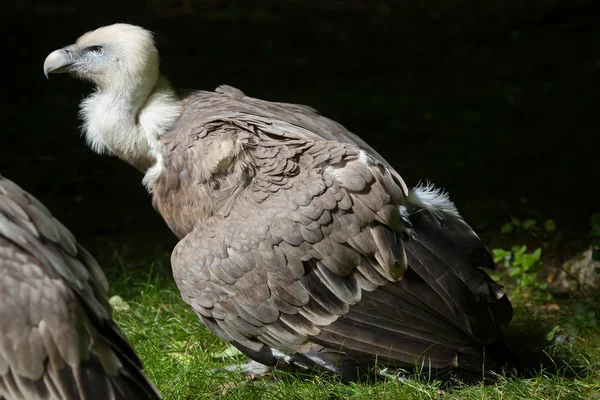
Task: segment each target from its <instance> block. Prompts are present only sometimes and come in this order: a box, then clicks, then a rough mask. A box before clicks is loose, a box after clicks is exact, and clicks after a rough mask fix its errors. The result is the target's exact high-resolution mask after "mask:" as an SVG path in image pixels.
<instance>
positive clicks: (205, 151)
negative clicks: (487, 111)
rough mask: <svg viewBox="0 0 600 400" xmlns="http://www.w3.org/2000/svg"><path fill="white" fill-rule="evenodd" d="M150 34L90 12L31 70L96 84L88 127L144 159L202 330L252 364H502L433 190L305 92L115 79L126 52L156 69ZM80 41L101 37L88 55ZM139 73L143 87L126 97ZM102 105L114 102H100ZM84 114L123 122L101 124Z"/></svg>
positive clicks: (427, 369)
mask: <svg viewBox="0 0 600 400" xmlns="http://www.w3.org/2000/svg"><path fill="white" fill-rule="evenodd" d="M148 35H150V33H149V32H148V31H145V30H143V29H141V28H139V27H131V26H130V25H123V24H116V25H112V26H108V27H103V28H100V29H99V30H97V31H93V32H91V33H88V34H86V35H85V36H83V37H82V38H80V39H79V40H78V42H77V43H76V44H75V45H73V46H69V47H67V48H65V49H68V52H67V53H64V52H65V50H57V51H56V52H54V53H52V54H51V55H50V56H49V57H48V59H47V61H46V63H45V65H44V69H45V72H46V73H48V72H57V71H58V72H71V73H74V74H75V75H76V76H79V77H82V78H85V79H89V80H91V81H93V82H94V83H95V84H96V85H97V86H98V87H99V89H100V90H99V91H98V92H97V93H95V94H93V95H92V96H91V98H90V99H87V100H85V101H84V103H83V104H82V116H83V118H84V120H85V121H86V135H87V137H88V140H89V141H90V142H91V143H92V144H96V145H95V146H94V148H95V149H96V150H98V151H108V152H109V153H113V154H116V155H118V156H120V157H121V158H123V159H124V160H126V161H128V162H129V163H131V164H133V165H136V166H138V168H139V169H141V170H142V171H144V172H145V173H146V175H145V177H144V183H145V184H146V186H147V187H148V189H149V190H150V191H151V192H152V193H153V203H154V206H155V208H156V209H157V210H158V211H159V212H160V213H161V215H162V216H163V218H164V219H165V221H166V222H167V224H168V225H169V227H170V228H171V230H172V231H173V232H174V233H175V234H176V235H177V236H178V237H179V238H180V239H181V241H180V242H179V244H178V245H177V246H176V248H175V250H174V251H173V255H172V264H173V273H174V276H175V280H176V282H177V285H178V286H179V289H180V291H181V294H182V297H183V299H184V300H185V301H186V302H187V303H188V304H189V305H190V306H191V307H192V308H193V309H194V311H196V313H197V314H198V315H199V316H200V318H201V319H202V321H203V322H204V324H205V325H206V326H207V327H208V328H209V329H210V330H211V331H212V332H213V333H215V334H216V335H217V336H218V337H220V338H221V339H223V340H225V341H228V342H231V343H233V344H234V345H235V346H236V347H238V348H239V349H240V350H241V351H243V352H244V353H245V354H247V355H248V356H249V357H251V358H253V359H255V360H257V361H259V362H262V363H264V364H267V365H274V364H276V363H277V362H284V363H287V364H290V365H294V366H298V367H301V368H311V367H318V368H319V369H322V370H325V371H329V372H332V373H337V374H340V375H342V377H344V378H345V379H355V378H357V377H358V375H359V374H362V373H364V372H369V371H374V367H375V366H376V365H383V366H384V367H387V368H388V371H394V370H397V369H406V370H409V371H414V370H415V367H417V369H420V370H422V372H424V373H431V374H432V376H436V377H439V378H442V379H447V378H450V377H452V376H456V377H459V378H462V379H463V380H465V381H473V380H478V379H480V378H482V376H484V375H489V372H490V371H496V372H499V371H500V370H501V369H502V368H503V367H505V366H506V365H507V363H508V361H509V360H508V351H507V349H506V346H505V344H504V341H503V335H502V331H501V326H502V325H504V324H507V323H508V322H509V321H510V319H511V317H512V308H511V305H510V303H509V301H508V299H507V297H506V296H505V294H504V292H503V290H502V287H501V286H500V285H498V284H497V283H495V282H494V281H493V280H492V279H491V278H490V277H489V276H488V275H487V274H486V273H485V272H484V271H483V270H482V269H480V267H483V266H490V263H491V259H490V256H489V254H488V252H487V250H486V249H485V247H484V245H483V244H482V243H481V241H480V240H479V238H478V237H477V235H476V234H475V233H474V232H473V230H472V229H471V228H470V227H469V226H468V225H467V224H466V223H465V222H464V221H463V219H462V218H461V217H460V215H459V213H458V211H457V210H456V208H455V207H454V205H453V204H452V202H451V201H450V200H449V199H448V197H447V195H446V194H444V193H442V192H441V191H439V190H437V189H435V188H434V187H433V186H431V185H427V186H420V187H416V188H413V189H411V190H409V189H408V188H407V186H406V185H405V183H404V182H403V180H402V179H401V177H400V176H399V175H398V173H397V172H396V171H395V170H394V169H393V168H392V167H391V166H390V165H389V163H387V161H386V160H384V159H383V158H382V157H381V156H380V155H379V154H377V152H375V150H373V149H372V148H371V147H370V146H369V145H367V144H366V143H365V142H364V141H362V140H361V139H360V138H358V137H357V136H356V135H354V134H352V133H351V132H349V131H348V130H347V129H345V128H344V127H343V126H341V125H340V124H338V123H336V122H335V121H332V120H330V119H328V118H326V117H323V116H321V115H319V114H317V112H316V111H315V110H313V109H311V108H309V107H306V106H301V105H295V104H284V103H273V102H268V101H263V100H258V99H254V98H251V97H248V96H246V95H245V94H244V93H242V92H241V91H240V90H238V89H235V88H232V87H229V86H221V87H219V88H218V89H217V90H216V92H205V91H188V92H185V93H183V92H181V93H178V94H177V93H176V92H175V91H174V90H173V89H171V88H170V86H169V84H168V83H167V81H166V80H165V79H164V78H163V77H160V75H158V73H156V74H153V75H144V73H143V72H140V73H139V74H138V76H139V78H138V79H137V81H134V82H131V81H127V82H128V85H127V87H123V85H117V84H116V83H111V82H112V81H111V80H114V81H115V82H119V81H120V80H122V79H124V78H122V76H121V75H122V74H121V71H122V70H123V69H124V67H123V66H122V65H119V63H118V62H116V61H115V58H118V59H119V60H124V61H121V63H125V65H126V67H127V68H125V69H126V70H127V74H128V75H131V74H132V72H131V71H130V70H129V68H131V69H132V70H135V68H137V67H132V66H131V65H133V61H131V60H132V59H136V60H137V61H136V62H138V64H139V60H146V63H147V64H148V63H149V64H152V63H156V65H155V66H156V68H149V67H148V65H146V64H144V70H148V69H149V70H152V71H154V70H156V71H158V64H157V63H158V61H157V60H154V58H152V59H150V60H149V58H148V57H142V56H143V55H144V54H155V53H156V49H155V47H154V45H153V44H149V41H148V40H147V38H148ZM114 37H119V38H121V39H120V40H119V41H117V42H114V41H113V40H112V39H111V38H114ZM125 37H127V41H125V40H124V39H123V38H125ZM82 43H84V44H82ZM124 43H130V44H131V43H133V44H135V45H133V44H131V45H128V44H124ZM90 46H101V47H102V49H103V55H102V56H101V57H100V58H101V60H98V61H96V59H95V58H94V57H95V56H93V55H90V54H89V51H88V50H86V49H88V48H90ZM61 52H62V53H61ZM152 65H154V64H152ZM139 70H140V71H142V69H141V68H140V69H139ZM127 74H126V75H127ZM147 87H153V88H154V89H153V91H152V92H151V93H150V95H148V96H146V97H145V98H143V99H142V100H139V98H140V96H134V95H133V93H137V91H138V90H141V91H144V90H145V89H144V88H147ZM134 98H135V99H138V100H127V99H134ZM156 99H160V100H159V101H156ZM115 102H124V103H125V104H127V105H128V107H127V109H128V110H129V113H130V114H129V116H128V117H127V116H126V115H125V114H126V113H124V112H122V111H118V112H117V111H115V110H113V109H111V108H110V107H107V106H106V104H114V103H115ZM98 115H102V120H103V121H107V120H114V121H120V120H122V119H126V120H127V123H126V124H125V125H123V126H122V129H120V128H118V127H119V124H118V123H114V124H112V125H111V124H109V125H110V126H111V128H110V129H106V128H105V126H104V125H107V124H105V123H103V124H100V123H97V122H94V121H97V120H98V119H97V116H98ZM174 115H175V116H174ZM135 116H142V117H141V118H142V119H143V120H144V121H150V122H140V123H136V122H135V121H136V119H135ZM115 126H116V127H117V128H118V129H117V130H116V131H115V128H114V127H115ZM98 143H101V144H104V146H98V145H97V144H98ZM140 149H142V150H140ZM144 149H146V150H144ZM127 154H129V155H127ZM140 159H144V160H153V165H152V167H151V168H149V169H146V168H143V167H142V168H140V166H139V163H136V162H135V160H140ZM484 372H485V373H484Z"/></svg>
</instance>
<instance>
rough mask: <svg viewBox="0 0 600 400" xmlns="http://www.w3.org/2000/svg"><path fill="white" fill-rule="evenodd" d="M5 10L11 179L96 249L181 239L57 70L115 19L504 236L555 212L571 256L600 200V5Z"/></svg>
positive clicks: (143, 5)
mask: <svg viewBox="0 0 600 400" xmlns="http://www.w3.org/2000/svg"><path fill="white" fill-rule="evenodd" d="M404 3H406V4H404ZM408 3H415V4H408ZM471 3H472V4H471ZM0 12H1V13H2V21H1V23H0V42H1V52H2V58H1V59H2V66H3V71H4V73H3V74H2V78H3V89H2V95H1V97H0V113H1V114H0V116H1V117H2V119H1V123H2V128H1V131H0V132H1V133H0V139H1V140H0V173H2V174H4V175H5V176H6V177H8V178H10V179H13V180H15V181H16V182H17V183H19V184H20V185H21V186H23V187H24V188H26V189H27V190H29V191H30V192H32V193H33V194H35V195H36V196H37V197H38V198H39V199H40V200H42V201H43V202H44V203H45V204H46V205H47V206H48V207H49V208H50V209H51V210H52V211H53V213H54V214H55V215H56V216H57V217H58V218H59V219H60V220H62V221H63V222H64V223H65V224H66V225H67V226H69V227H70V229H71V230H72V231H73V232H74V233H75V234H76V235H77V236H78V238H79V239H80V241H81V242H83V243H84V245H87V246H88V247H90V250H91V251H92V252H93V253H95V254H98V253H102V252H103V251H102V248H107V246H108V248H111V249H114V250H117V251H119V252H120V254H121V255H122V256H127V255H128V251H129V252H131V251H133V252H135V253H136V254H140V256H139V259H143V258H144V257H146V256H148V257H153V256H154V255H155V254H156V252H160V253H161V254H163V255H164V254H165V253H166V252H168V251H169V250H170V249H171V247H172V245H173V244H174V243H175V240H174V238H173V236H172V235H171V233H170V232H169V231H168V229H167V227H166V225H164V223H163V222H162V220H161V218H160V216H158V214H157V213H155V212H154V210H153V209H152V206H151V204H150V198H149V196H148V195H147V194H146V193H145V190H144V188H143V187H142V185H141V178H142V175H141V174H140V173H138V172H137V171H135V170H133V169H131V168H130V167H129V166H127V165H126V164H124V163H123V162H121V161H119V160H117V159H111V158H108V157H103V156H98V155H95V154H93V153H92V152H91V150H89V149H88V148H86V145H85V143H84V141H83V139H82V138H81V134H80V130H79V123H80V121H78V119H77V110H78V103H79V101H80V100H81V99H82V97H83V96H84V95H85V94H87V93H89V92H90V90H91V88H90V86H89V85H87V84H85V83H82V82H78V81H75V80H74V79H72V78H70V77H68V76H65V75H59V76H53V77H52V78H51V79H50V80H46V79H45V78H44V75H43V73H42V64H43V61H44V59H45V57H46V56H47V55H48V54H49V53H50V52H51V51H52V50H54V49H57V48H60V47H63V46H65V45H68V44H70V43H73V42H74V41H75V40H76V39H77V37H78V36H80V35H81V34H83V33H84V32H86V31H88V30H92V29H95V28H97V27H99V26H101V25H104V24H110V23H114V22H129V23H135V24H139V25H142V26H144V27H146V28H148V29H150V30H153V31H154V32H155V33H156V40H157V44H158V47H159V51H160V52H161V58H162V71H163V73H165V74H166V75H167V76H168V77H169V78H170V80H171V81H172V82H173V83H174V84H175V85H176V86H178V87H191V88H198V89H205V90H213V89H214V88H215V87H216V86H218V85H220V84H224V83H227V84H230V85H233V86H236V87H238V88H240V89H242V90H244V92H245V93H246V94H248V95H250V96H253V97H259V98H264V99H267V100H275V101H284V102H297V103H304V104H308V105H311V106H313V107H315V108H317V109H318V110H319V111H320V112H321V113H322V114H324V115H327V116H329V117H331V118H333V119H335V120H337V121H339V122H341V123H342V124H343V125H345V126H346V127H347V128H348V129H350V130H351V131H353V132H355V133H357V134H358V135H360V136H362V137H363V138H364V139H366V140H367V141H368V142H369V143H370V144H371V145H372V146H373V147H375V148H376V149H377V150H378V151H379V152H380V153H381V154H382V155H383V156H384V157H386V158H387V159H388V160H389V161H390V162H391V164H393V165H394V166H395V167H396V168H397V169H398V171H399V172H400V174H401V175H402V176H403V177H404V179H405V180H406V182H407V183H408V184H409V185H414V184H416V183H417V182H418V181H419V180H431V181H433V182H435V183H436V184H438V185H440V186H442V187H444V188H446V189H447V190H449V191H450V194H451V196H452V199H453V200H454V201H455V202H456V204H457V206H458V207H459V210H460V211H461V212H462V213H463V215H464V216H465V217H466V219H467V220H468V222H470V223H471V224H472V225H473V226H474V227H475V229H476V230H477V231H479V232H480V233H481V234H482V236H483V237H484V239H485V240H486V242H487V243H488V244H490V245H495V244H498V243H501V242H502V236H501V235H500V234H499V229H500V227H501V225H502V224H503V223H504V222H506V221H507V220H509V219H510V218H511V217H512V216H518V217H519V218H528V217H532V218H535V219H538V220H544V219H546V218H553V219H555V220H556V221H557V227H558V229H559V231H560V234H561V235H562V236H561V240H560V243H561V246H560V248H559V249H558V250H557V254H558V255H557V257H558V259H559V260H561V259H563V258H564V257H566V256H568V254H569V253H570V252H573V251H576V250H579V249H582V248H583V247H585V246H586V245H587V241H588V238H587V233H588V232H589V217H590V215H591V214H592V213H593V212H596V211H600V201H598V195H597V193H598V183H599V180H600V179H599V176H600V173H599V170H598V165H599V162H598V154H599V150H600V147H599V144H600V140H599V133H600V131H599V129H598V118H599V113H598V111H599V102H598V93H600V91H599V90H598V89H600V85H599V84H598V83H599V80H598V78H599V75H600V74H599V72H600V24H599V22H600V2H598V1H575V0H571V1H567V0H563V1H560V0H554V1H550V0H538V1H523V0H507V1H504V2H501V1H493V2H491V1H490V2H475V1H473V2H464V1H461V0H446V1H441V0H431V1H427V2H401V1H391V0H389V1H383V0H379V1H377V0H360V1H359V0H354V1H352V0H346V1H342V0H304V1H300V0H279V1H250V0H246V1H242V0H240V1H217V0H188V1H158V0H154V1H142V0H138V1H130V0H119V1H114V0H109V1H97V2H94V3H84V2H80V1H62V2H60V1H57V2H51V1H49V0H47V1H18V2H17V1H13V2H12V3H11V2H4V3H2V5H0ZM523 199H526V200H527V201H525V200H523ZM525 203H527V204H525Z"/></svg>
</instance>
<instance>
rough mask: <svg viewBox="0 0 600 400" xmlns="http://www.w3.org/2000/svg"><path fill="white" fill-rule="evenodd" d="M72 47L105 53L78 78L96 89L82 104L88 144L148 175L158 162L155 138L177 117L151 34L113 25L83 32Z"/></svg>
mask: <svg viewBox="0 0 600 400" xmlns="http://www.w3.org/2000/svg"><path fill="white" fill-rule="evenodd" d="M75 46H76V47H77V48H79V49H84V48H87V47H90V46H102V48H103V49H104V52H105V54H104V56H105V57H103V58H100V59H99V60H98V61H93V63H94V65H88V66H83V68H81V69H79V71H77V73H76V75H77V76H78V77H80V78H82V79H86V80H89V81H91V82H93V83H94V84H95V86H96V89H97V90H96V92H95V93H93V94H92V95H90V96H89V97H87V98H86V99H84V100H83V101H82V103H81V110H80V116H81V118H82V119H83V121H84V123H83V131H84V133H85V136H86V139H87V142H88V144H89V145H90V147H91V148H92V149H93V150H94V151H96V152H98V153H110V154H115V155H117V156H118V157H120V158H122V159H124V160H125V161H127V162H129V163H131V164H133V165H134V166H136V167H137V168H138V169H140V170H142V171H146V170H147V169H148V168H149V167H150V166H152V165H153V164H154V163H155V162H156V159H157V155H158V153H159V150H160V142H159V140H158V139H159V137H160V136H161V135H163V134H164V133H165V132H166V131H168V129H169V128H170V127H171V125H172V123H173V122H174V121H175V120H176V119H177V117H178V116H179V115H180V114H181V107H180V105H179V102H178V99H177V97H176V95H175V92H174V90H173V89H172V88H171V86H170V84H169V82H168V81H167V80H166V79H165V78H164V77H161V76H160V74H159V55H158V50H157V48H156V45H155V44H154V39H153V34H152V32H150V31H148V30H146V29H144V28H141V27H139V26H134V25H129V24H114V25H109V26H104V27H101V28H98V29H96V30H94V31H91V32H87V33H86V34H84V35H83V36H81V37H80V38H79V39H77V42H76V43H75Z"/></svg>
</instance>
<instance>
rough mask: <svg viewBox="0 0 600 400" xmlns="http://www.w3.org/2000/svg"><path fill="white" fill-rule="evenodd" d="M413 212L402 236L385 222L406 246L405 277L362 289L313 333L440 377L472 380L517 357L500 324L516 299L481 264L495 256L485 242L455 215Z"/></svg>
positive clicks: (346, 349)
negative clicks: (408, 230)
mask: <svg viewBox="0 0 600 400" xmlns="http://www.w3.org/2000/svg"><path fill="white" fill-rule="evenodd" d="M441 217H443V218H441ZM409 220H410V222H411V235H409V236H407V237H405V238H402V239H397V235H395V234H394V232H393V231H391V230H389V232H388V229H387V228H386V234H387V236H388V240H394V242H395V243H397V246H403V247H404V249H405V250H406V256H407V262H408V269H407V270H406V273H405V275H404V277H403V278H402V279H401V280H400V281H399V282H389V283H386V284H385V285H383V286H381V287H379V288H377V289H375V290H374V291H372V292H369V291H363V293H362V299H361V301H360V302H358V303H357V304H354V305H352V306H350V309H349V312H348V313H346V314H345V315H343V316H341V317H340V318H339V319H338V320H336V321H334V322H333V323H332V324H330V325H328V326H323V327H320V333H319V334H318V335H315V336H314V337H311V340H312V341H313V342H314V343H317V344H319V345H321V346H324V347H326V348H329V349H336V348H337V349H338V350H341V352H343V353H344V354H345V355H346V356H348V357H350V359H352V358H353V357H354V358H358V359H361V360H363V359H365V358H366V357H369V356H371V358H372V359H373V357H375V358H376V359H377V360H376V361H373V362H372V363H371V364H370V366H371V367H372V366H373V365H374V363H378V364H383V365H384V366H385V367H387V368H389V369H394V368H396V369H398V368H401V369H403V370H406V371H414V370H415V368H416V369H418V370H420V372H421V373H422V374H426V375H429V376H431V377H435V378H437V379H442V380H451V379H460V380H462V381H465V382H473V381H479V380H481V379H482V378H484V377H489V376H490V372H501V370H502V368H503V367H505V366H506V365H508V364H510V363H511V362H512V358H511V355H510V353H509V351H508V348H507V346H506V344H505V342H504V337H503V334H502V330H501V326H502V325H503V324H506V323H508V322H509V321H510V319H511V318H512V307H511V305H510V302H509V301H508V298H507V297H506V296H505V295H504V292H503V290H502V286H500V285H498V284H497V283H495V282H494V281H493V280H492V279H491V278H490V277H489V276H488V275H487V274H486V273H485V271H484V270H482V269H481V268H480V267H482V266H489V262H490V260H491V257H490V256H489V253H488V252H487V250H486V248H485V246H484V245H483V243H482V242H481V240H480V239H479V238H478V237H477V235H476V234H475V233H474V232H473V230H472V229H471V228H470V227H469V226H468V225H467V224H466V223H464V222H463V221H462V219H460V217H459V216H457V215H453V214H448V215H446V214H443V213H442V214H440V215H435V214H433V213H431V212H429V211H428V210H426V209H421V210H419V211H417V212H416V213H413V214H411V215H410V216H409ZM394 236H396V237H394ZM363 367H364V368H367V366H366V365H363ZM343 371H344V370H342V372H343ZM347 371H348V372H351V371H352V370H351V369H347Z"/></svg>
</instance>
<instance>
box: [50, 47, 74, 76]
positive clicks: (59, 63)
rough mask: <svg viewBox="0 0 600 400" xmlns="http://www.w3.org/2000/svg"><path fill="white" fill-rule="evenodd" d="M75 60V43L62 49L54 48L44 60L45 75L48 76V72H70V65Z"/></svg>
mask: <svg viewBox="0 0 600 400" xmlns="http://www.w3.org/2000/svg"><path fill="white" fill-rule="evenodd" d="M74 61H75V45H73V44H72V45H70V46H67V47H63V48H62V49H58V50H54V51H53V52H52V53H50V54H49V55H48V57H46V61H44V75H46V78H48V74H50V73H53V74H62V73H64V72H69V66H70V65H71V64H73V62H74Z"/></svg>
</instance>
